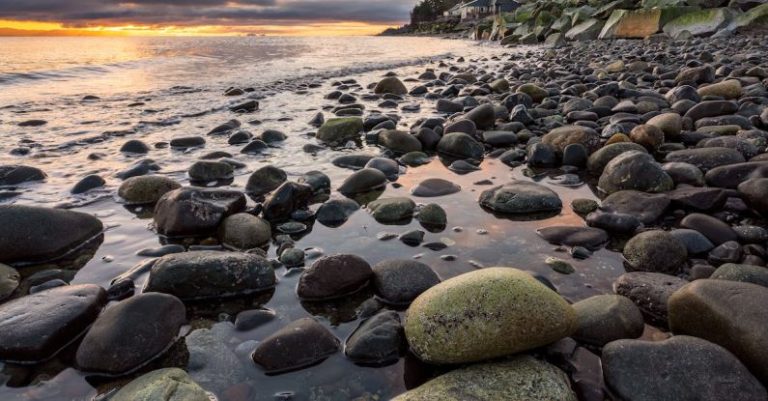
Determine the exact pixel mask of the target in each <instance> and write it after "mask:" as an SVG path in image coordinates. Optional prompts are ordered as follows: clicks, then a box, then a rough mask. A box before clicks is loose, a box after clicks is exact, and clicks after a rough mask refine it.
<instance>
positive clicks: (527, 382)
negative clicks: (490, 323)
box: [392, 356, 577, 401]
mask: <svg viewBox="0 0 768 401" xmlns="http://www.w3.org/2000/svg"><path fill="white" fill-rule="evenodd" d="M434 400H440V401H468V400H499V401H501V400H504V401H544V400H546V401H576V400H577V398H576V394H575V393H574V392H573V390H571V387H570V383H569V381H568V376H566V375H565V373H564V372H563V371H561V370H560V369H558V368H556V367H554V366H552V365H550V364H548V363H547V362H544V361H540V360H538V359H535V358H533V357H531V356H520V357H517V358H515V359H512V360H509V361H504V362H494V363H486V364H479V365H472V366H469V367H465V368H462V369H457V370H454V371H451V372H449V373H446V374H444V375H441V376H438V377H437V378H436V379H432V380H430V381H428V382H427V383H425V384H423V385H421V386H420V387H417V388H415V389H413V390H411V391H409V392H407V393H405V394H402V395H400V396H398V397H395V398H394V399H393V400H392V401H434Z"/></svg>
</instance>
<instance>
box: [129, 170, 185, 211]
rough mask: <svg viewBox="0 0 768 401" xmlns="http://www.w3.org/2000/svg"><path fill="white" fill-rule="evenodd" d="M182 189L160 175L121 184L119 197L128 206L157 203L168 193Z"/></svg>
mask: <svg viewBox="0 0 768 401" xmlns="http://www.w3.org/2000/svg"><path fill="white" fill-rule="evenodd" d="M179 188H181V184H179V183H178V182H176V181H174V180H172V179H170V178H168V177H164V176H160V175H142V176H138V177H131V178H129V179H127V180H125V181H124V182H123V183H122V184H120V188H118V190H117V196H119V197H120V198H122V199H123V201H124V202H125V204H127V205H144V204H151V203H156V202H157V201H159V200H160V198H162V197H163V195H165V194H166V193H168V192H170V191H173V190H175V189H179Z"/></svg>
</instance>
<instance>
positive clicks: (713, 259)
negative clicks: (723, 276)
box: [707, 241, 744, 266]
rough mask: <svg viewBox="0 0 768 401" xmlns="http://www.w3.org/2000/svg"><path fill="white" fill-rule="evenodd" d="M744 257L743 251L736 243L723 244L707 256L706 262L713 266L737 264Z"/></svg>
mask: <svg viewBox="0 0 768 401" xmlns="http://www.w3.org/2000/svg"><path fill="white" fill-rule="evenodd" d="M743 256H744V249H743V248H742V247H741V244H739V243H738V242H736V241H728V242H723V243H722V244H720V245H718V246H717V247H715V249H713V250H711V251H710V252H709V255H707V261H709V263H710V264H712V265H713V266H720V265H722V264H724V263H738V262H740V261H741V260H742V257H743Z"/></svg>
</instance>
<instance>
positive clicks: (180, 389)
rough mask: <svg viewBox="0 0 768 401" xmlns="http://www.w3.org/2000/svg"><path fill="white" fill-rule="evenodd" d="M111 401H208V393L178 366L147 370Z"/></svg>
mask: <svg viewBox="0 0 768 401" xmlns="http://www.w3.org/2000/svg"><path fill="white" fill-rule="evenodd" d="M111 401H210V398H209V397H208V393H206V392H205V390H203V388H202V387H200V386H199V385H198V384H197V383H195V382H194V381H193V380H192V379H191V378H190V377H189V375H188V374H187V372H185V371H183V370H181V369H178V368H169V369H160V370H155V371H153V372H149V373H147V374H145V375H143V376H140V377H139V378H137V379H135V380H133V381H132V382H130V383H128V384H127V385H125V386H124V387H123V388H121V389H120V391H118V392H117V393H116V394H115V395H114V396H113V397H112V398H111Z"/></svg>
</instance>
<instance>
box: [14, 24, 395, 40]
mask: <svg viewBox="0 0 768 401" xmlns="http://www.w3.org/2000/svg"><path fill="white" fill-rule="evenodd" d="M390 27H392V25H391V24H375V23H367V22H354V21H347V22H317V23H308V24H300V25H231V26H227V25H198V26H173V25H168V26H151V25H115V26H107V25H104V26H89V27H68V26H65V25H64V24H61V23H56V22H40V21H15V20H0V36H243V35H249V34H250V35H267V36H360V35H374V34H377V33H379V32H381V31H383V30H385V29H387V28H390Z"/></svg>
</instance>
